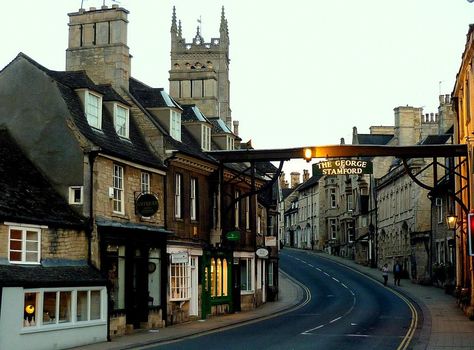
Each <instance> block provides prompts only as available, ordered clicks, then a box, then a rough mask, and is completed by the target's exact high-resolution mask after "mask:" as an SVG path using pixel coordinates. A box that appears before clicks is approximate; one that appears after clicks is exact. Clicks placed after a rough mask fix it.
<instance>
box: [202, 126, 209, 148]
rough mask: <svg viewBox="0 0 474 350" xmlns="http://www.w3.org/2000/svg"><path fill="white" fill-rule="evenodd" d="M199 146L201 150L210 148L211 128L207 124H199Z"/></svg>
mask: <svg viewBox="0 0 474 350" xmlns="http://www.w3.org/2000/svg"><path fill="white" fill-rule="evenodd" d="M201 148H202V150H203V151H210V150H211V128H210V127H208V126H207V125H202V126H201Z"/></svg>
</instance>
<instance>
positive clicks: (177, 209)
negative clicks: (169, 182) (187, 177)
mask: <svg viewBox="0 0 474 350" xmlns="http://www.w3.org/2000/svg"><path fill="white" fill-rule="evenodd" d="M182 180H183V175H181V174H179V173H176V174H175V178H174V217H175V218H177V219H179V218H181V217H182V212H181V198H182V197H181V189H182V182H183V181H182Z"/></svg>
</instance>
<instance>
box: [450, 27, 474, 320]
mask: <svg viewBox="0 0 474 350" xmlns="http://www.w3.org/2000/svg"><path fill="white" fill-rule="evenodd" d="M473 49H474V25H472V24H471V25H470V26H469V30H468V32H467V35H466V45H465V49H464V52H463V54H462V56H461V57H462V58H461V64H460V67H459V71H458V74H457V76H456V82H455V85H454V89H453V92H452V98H453V106H454V109H455V112H456V120H455V124H454V130H455V131H454V135H455V143H459V144H464V145H466V146H467V149H468V156H467V159H466V160H467V161H466V160H464V161H463V159H461V158H458V159H457V160H456V163H455V164H456V165H457V166H458V167H459V168H458V173H460V176H458V177H456V179H455V192H456V193H457V194H458V197H459V198H460V199H461V203H456V208H455V214H456V215H457V224H456V236H455V237H456V242H455V244H456V293H457V296H458V297H459V300H460V305H461V306H462V307H463V308H464V310H465V312H466V313H467V314H468V315H469V316H471V317H472V316H473V315H474V288H473V287H474V286H473V281H474V268H473V267H474V262H473V258H472V255H470V253H469V251H470V249H469V248H471V251H472V247H469V246H468V243H469V239H468V227H467V226H468V222H467V221H468V213H470V212H471V211H472V210H473V209H474V208H473V205H474V198H473V192H472V183H473V176H474V174H473V171H472V161H473V160H472V149H473V136H472V135H473V132H474V124H473V122H472V116H473V109H472V108H473V99H472V92H471V90H472V86H473V83H474V78H473V71H472V69H473V64H472V61H473V58H474V54H473Z"/></svg>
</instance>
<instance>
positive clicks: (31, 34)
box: [0, 0, 474, 173]
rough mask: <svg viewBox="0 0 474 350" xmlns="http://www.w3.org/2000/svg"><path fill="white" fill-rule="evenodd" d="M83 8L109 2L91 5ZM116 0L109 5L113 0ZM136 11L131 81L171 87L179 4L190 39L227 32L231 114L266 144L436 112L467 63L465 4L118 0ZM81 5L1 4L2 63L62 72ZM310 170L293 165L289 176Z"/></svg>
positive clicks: (473, 13)
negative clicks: (71, 16) (224, 27)
mask: <svg viewBox="0 0 474 350" xmlns="http://www.w3.org/2000/svg"><path fill="white" fill-rule="evenodd" d="M83 2H84V8H86V9H88V8H89V7H91V6H95V7H100V6H102V3H103V0H83ZM105 3H106V5H108V6H110V5H111V4H112V3H113V2H112V1H111V0H106V1H105ZM119 4H120V6H121V7H124V8H126V9H127V10H129V11H130V14H129V17H128V18H129V26H128V31H129V37H128V45H129V47H130V53H131V54H132V56H133V59H132V76H134V77H135V78H137V79H139V80H141V81H143V82H145V83H147V84H148V85H151V86H153V87H163V88H165V90H168V88H169V85H168V70H169V69H170V56H169V52H170V32H169V30H170V25H171V14H172V8H173V5H174V6H176V12H177V17H178V19H180V20H181V21H182V26H183V36H184V37H185V38H186V41H187V42H190V41H192V38H193V37H194V36H195V34H196V26H197V25H198V23H197V19H198V18H201V21H202V22H201V25H202V30H201V34H202V36H203V37H204V39H205V40H206V42H208V41H209V40H210V38H211V37H218V36H219V22H220V14H221V7H222V5H223V6H224V7H225V13H226V18H227V20H228V25H229V35H230V59H231V63H230V81H231V97H230V104H231V108H232V118H233V119H234V120H239V122H240V127H239V129H240V130H239V132H240V136H241V137H242V139H243V140H244V141H247V140H249V139H252V143H253V146H254V147H255V148H258V149H269V148H287V147H300V146H301V147H303V146H308V145H329V144H338V143H339V142H340V138H341V137H344V138H345V140H346V143H350V142H351V134H352V127H353V126H357V128H358V131H359V133H368V132H369V127H370V126H371V125H393V109H394V108H395V107H398V106H405V105H410V106H414V107H423V108H424V113H430V112H436V111H437V106H438V95H439V94H440V93H441V94H450V93H451V92H452V89H453V85H454V81H455V78H456V74H457V72H458V70H459V65H460V62H461V55H462V53H463V50H464V45H465V42H466V33H467V31H468V27H469V24H470V23H474V3H473V4H470V3H468V1H467V0H392V1H388V0H359V1H356V0H325V1H323V0H293V1H281V2H280V1H274V0H272V1H270V0H220V1H215V0H200V1H189V0H173V1H170V0H121V1H120V2H119ZM80 7H81V0H43V1H38V0H28V1H27V0H16V1H8V2H6V1H5V2H2V6H1V10H2V21H0V44H1V46H2V49H1V50H0V67H1V68H3V67H4V66H5V65H7V64H8V63H9V62H10V61H11V60H12V59H13V58H14V57H15V56H16V55H17V54H18V53H19V52H23V53H25V54H27V55H29V56H30V57H32V58H33V59H34V60H36V61H37V62H39V63H40V64H42V65H44V66H46V67H47V68H49V69H53V70H64V67H65V50H66V48H67V35H68V27H67V23H68V16H67V13H70V12H76V11H77V10H78V9H79V8H80ZM303 168H306V169H309V168H310V166H309V165H308V164H307V163H306V162H304V161H300V162H292V163H291V164H288V165H287V166H285V172H286V173H289V172H290V171H293V170H297V171H300V172H302V169H303Z"/></svg>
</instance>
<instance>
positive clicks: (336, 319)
mask: <svg viewBox="0 0 474 350" xmlns="http://www.w3.org/2000/svg"><path fill="white" fill-rule="evenodd" d="M341 318H342V316H339V317H337V318H335V319H334V320H331V321H329V323H334V322H336V321H339V320H340V319H341Z"/></svg>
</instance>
